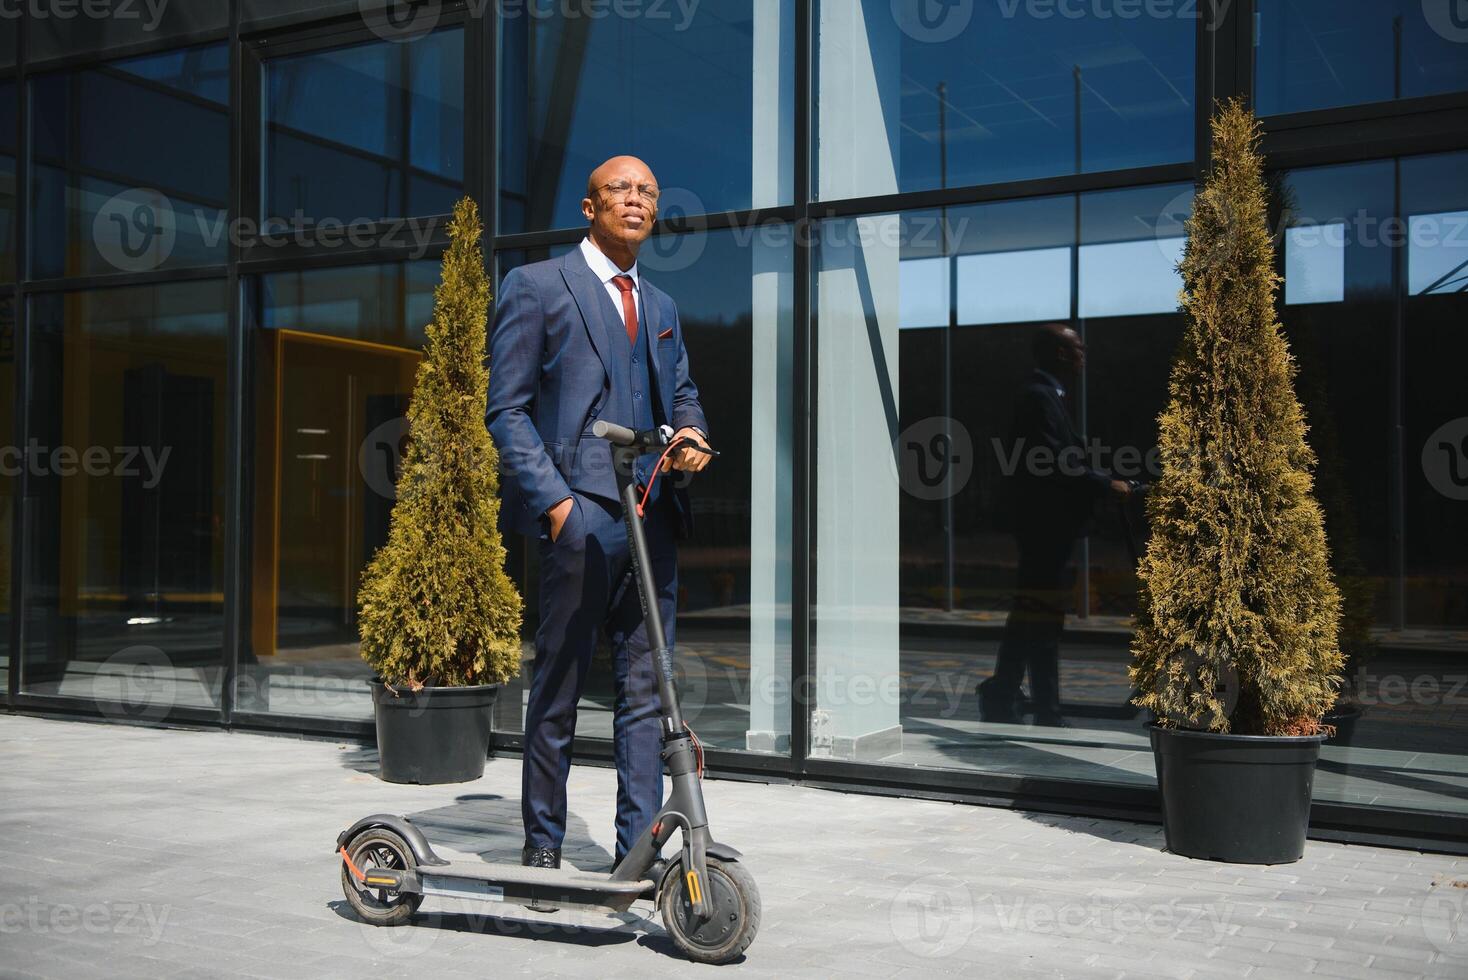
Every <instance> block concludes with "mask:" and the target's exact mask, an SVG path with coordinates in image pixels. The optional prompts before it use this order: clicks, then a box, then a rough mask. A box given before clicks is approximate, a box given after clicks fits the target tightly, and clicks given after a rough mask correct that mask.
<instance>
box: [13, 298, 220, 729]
mask: <svg viewBox="0 0 1468 980" xmlns="http://www.w3.org/2000/svg"><path fill="white" fill-rule="evenodd" d="M228 308H229V301H228V297H227V291H226V289H225V284H224V282H223V281H201V282H189V283H179V284H171V285H164V286H138V287H128V288H124V289H115V290H99V291H94V292H80V293H68V294H59V293H49V294H45V295H43V296H39V297H37V298H36V299H35V300H33V306H32V309H31V317H32V330H33V347H32V355H31V356H32V360H31V365H30V367H31V373H32V378H33V379H34V380H33V382H32V385H31V389H30V390H31V406H30V415H29V417H30V419H31V425H32V429H31V431H30V432H29V433H28V438H29V440H30V442H31V444H32V445H33V446H34V448H33V449H32V450H31V451H32V454H33V459H32V460H31V462H30V466H31V473H32V477H31V487H32V488H33V489H32V496H31V498H30V502H29V503H30V508H31V517H32V525H31V526H32V528H33V529H34V532H33V533H34V534H36V535H37V538H36V540H35V541H34V545H33V547H32V548H31V549H30V551H29V554H30V567H29V570H28V574H29V582H30V608H29V621H30V627H29V632H28V633H27V646H26V650H25V669H24V680H25V685H26V689H27V690H30V691H35V692H40V693H49V694H62V695H78V696H81V697H90V698H98V699H102V700H109V701H149V702H153V701H156V702H159V703H162V704H164V705H165V706H166V705H167V704H179V705H194V706H201V707H209V706H211V705H216V704H217V701H218V692H219V688H218V684H219V676H220V674H219V668H220V666H221V664H220V649H221V644H222V633H221V630H222V620H221V615H222V610H223V602H224V596H223V587H224V574H223V569H224V527H223V514H224V495H225V462H224V461H225V453H224V446H225V442H226V437H225V392H226V372H225V349H226V346H225V333H226V329H225V324H226V320H227V311H228Z"/></svg>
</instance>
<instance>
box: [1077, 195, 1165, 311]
mask: <svg viewBox="0 0 1468 980" xmlns="http://www.w3.org/2000/svg"><path fill="white" fill-rule="evenodd" d="M1192 193H1193V192H1192V188H1191V187H1189V186H1187V185H1185V184H1162V185H1156V186H1151V187H1136V188H1131V189H1127V190H1117V191H1101V192H1097V193H1093V194H1084V195H1082V196H1081V247H1080V268H1079V272H1078V280H1079V284H1078V288H1079V291H1080V300H1079V309H1080V315H1081V316H1082V317H1086V318H1097V317H1118V316H1135V315H1146V314H1152V313H1172V312H1174V311H1175V310H1176V309H1177V306H1178V292H1179V291H1180V290H1181V289H1182V285H1183V283H1182V277H1181V276H1180V275H1179V274H1178V271H1177V264H1178V262H1180V261H1181V260H1182V255H1183V245H1184V238H1183V222H1184V221H1185V220H1186V219H1187V216H1188V212H1189V209H1190V206H1191V204H1190V202H1191V200H1192Z"/></svg>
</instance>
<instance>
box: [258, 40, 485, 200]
mask: <svg viewBox="0 0 1468 980" xmlns="http://www.w3.org/2000/svg"><path fill="white" fill-rule="evenodd" d="M264 72H265V79H264V83H265V87H264V92H265V105H264V113H265V126H266V128H265V146H264V148H263V152H264V159H263V161H262V166H263V167H264V193H265V197H264V201H263V204H264V211H265V217H279V218H283V219H285V220H287V221H290V220H292V219H293V218H297V217H298V216H299V218H301V219H303V220H305V221H306V222H308V223H309V222H316V221H320V220H322V219H325V218H332V219H336V220H338V221H343V222H348V223H350V222H352V221H359V220H367V221H376V220H379V219H382V218H396V217H405V216H418V215H439V214H447V213H449V212H450V211H452V210H453V205H454V202H455V201H456V200H457V199H458V198H459V197H460V196H461V195H462V193H463V184H464V137H463V129H464V33H463V31H462V30H458V29H446V30H442V31H437V32H435V33H432V34H428V35H425V36H423V37H419V38H415V39H414V40H412V41H410V42H403V43H392V42H388V41H377V42H373V43H370V44H358V45H353V46H351V47H345V48H337V49H334V50H330V51H313V52H311V53H309V54H301V55H292V56H289V57H282V58H275V59H271V60H269V61H267V62H266V63H265V69H264Z"/></svg>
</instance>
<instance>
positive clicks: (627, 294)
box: [612, 276, 637, 344]
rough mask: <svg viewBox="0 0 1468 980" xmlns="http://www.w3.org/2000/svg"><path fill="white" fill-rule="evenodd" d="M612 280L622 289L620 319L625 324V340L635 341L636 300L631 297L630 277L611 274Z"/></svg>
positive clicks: (633, 342) (634, 342)
mask: <svg viewBox="0 0 1468 980" xmlns="http://www.w3.org/2000/svg"><path fill="white" fill-rule="evenodd" d="M612 282H614V283H616V284H617V288H618V289H620V290H621V291H622V320H623V322H625V323H626V324H627V340H628V341H630V342H631V343H632V344H636V343H637V301H636V300H634V299H633V298H632V277H631V276H612Z"/></svg>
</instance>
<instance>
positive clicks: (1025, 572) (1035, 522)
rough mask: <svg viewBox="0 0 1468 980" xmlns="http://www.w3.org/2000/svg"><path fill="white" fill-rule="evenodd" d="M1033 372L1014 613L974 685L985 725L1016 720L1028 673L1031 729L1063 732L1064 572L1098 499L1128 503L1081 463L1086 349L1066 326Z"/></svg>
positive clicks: (1016, 487) (1017, 475)
mask: <svg viewBox="0 0 1468 980" xmlns="http://www.w3.org/2000/svg"><path fill="white" fill-rule="evenodd" d="M1032 353H1033V354H1034V358H1035V370H1034V372H1033V373H1032V374H1031V375H1030V378H1029V380H1028V381H1027V382H1026V384H1025V386H1024V388H1023V389H1022V390H1021V391H1020V393H1019V397H1018V398H1017V399H1016V401H1015V406H1014V428H1013V431H1012V439H1011V446H1010V448H1011V451H1012V452H1013V453H1014V454H1015V455H1014V457H1013V458H1017V459H1018V462H1019V465H1018V468H1017V469H1016V470H1015V472H1014V474H1013V476H1012V477H1011V484H1010V487H1009V490H1010V507H1009V513H1010V517H1011V519H1012V522H1013V523H1012V527H1011V530H1012V531H1013V533H1014V538H1015V543H1016V544H1017V545H1018V546H1019V568H1018V572H1017V575H1016V581H1015V591H1014V607H1013V609H1012V610H1011V611H1010V614H1009V618H1008V620H1006V621H1005V624H1004V637H1003V639H1002V640H1001V641H1000V644H999V657H998V660H997V662H996V663H995V665H994V676H993V677H990V678H989V679H988V680H986V681H984V682H983V683H982V684H980V685H979V690H978V694H979V716H980V717H981V718H982V719H983V720H984V721H994V722H1010V723H1017V722H1019V721H1020V712H1019V686H1020V681H1021V680H1022V679H1023V678H1024V674H1025V669H1026V667H1028V668H1029V673H1030V697H1031V699H1032V701H1033V702H1034V705H1035V724H1037V725H1056V726H1064V725H1065V719H1064V718H1062V717H1061V714H1060V632H1061V630H1062V629H1063V628H1064V626H1065V595H1066V592H1067V591H1068V589H1067V586H1068V584H1069V583H1068V576H1067V574H1066V566H1067V564H1068V563H1069V561H1070V556H1071V552H1072V551H1073V550H1074V549H1075V543H1076V541H1077V540H1078V539H1079V538H1081V537H1082V536H1083V535H1084V534H1085V533H1086V526H1087V524H1088V523H1089V522H1090V518H1091V512H1092V509H1093V508H1094V506H1095V504H1096V502H1097V501H1098V500H1100V499H1102V498H1103V497H1105V496H1106V495H1108V494H1113V495H1115V496H1116V497H1118V498H1123V499H1124V498H1125V497H1126V496H1127V494H1128V493H1129V492H1130V491H1129V488H1128V486H1127V484H1126V483H1125V482H1124V481H1122V480H1116V479H1113V478H1112V477H1111V475H1110V474H1108V473H1104V472H1102V471H1101V470H1098V469H1094V468H1092V467H1091V466H1089V465H1088V464H1087V456H1086V452H1085V442H1084V440H1083V438H1082V436H1081V434H1080V432H1078V431H1077V430H1076V427H1075V425H1074V424H1073V423H1072V422H1071V413H1070V407H1069V399H1070V397H1071V395H1072V393H1073V392H1074V391H1075V387H1076V385H1077V383H1078V382H1079V381H1080V378H1081V368H1082V366H1083V365H1084V364H1085V358H1086V345H1085V344H1083V343H1082V342H1081V338H1080V337H1079V336H1078V335H1077V334H1076V332H1075V331H1074V330H1072V329H1071V328H1070V327H1068V326H1066V325H1065V324H1063V323H1049V324H1046V325H1045V326H1043V327H1041V328H1040V331H1039V332H1038V333H1037V334H1036V335H1035V340H1034V346H1033V348H1032Z"/></svg>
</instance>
